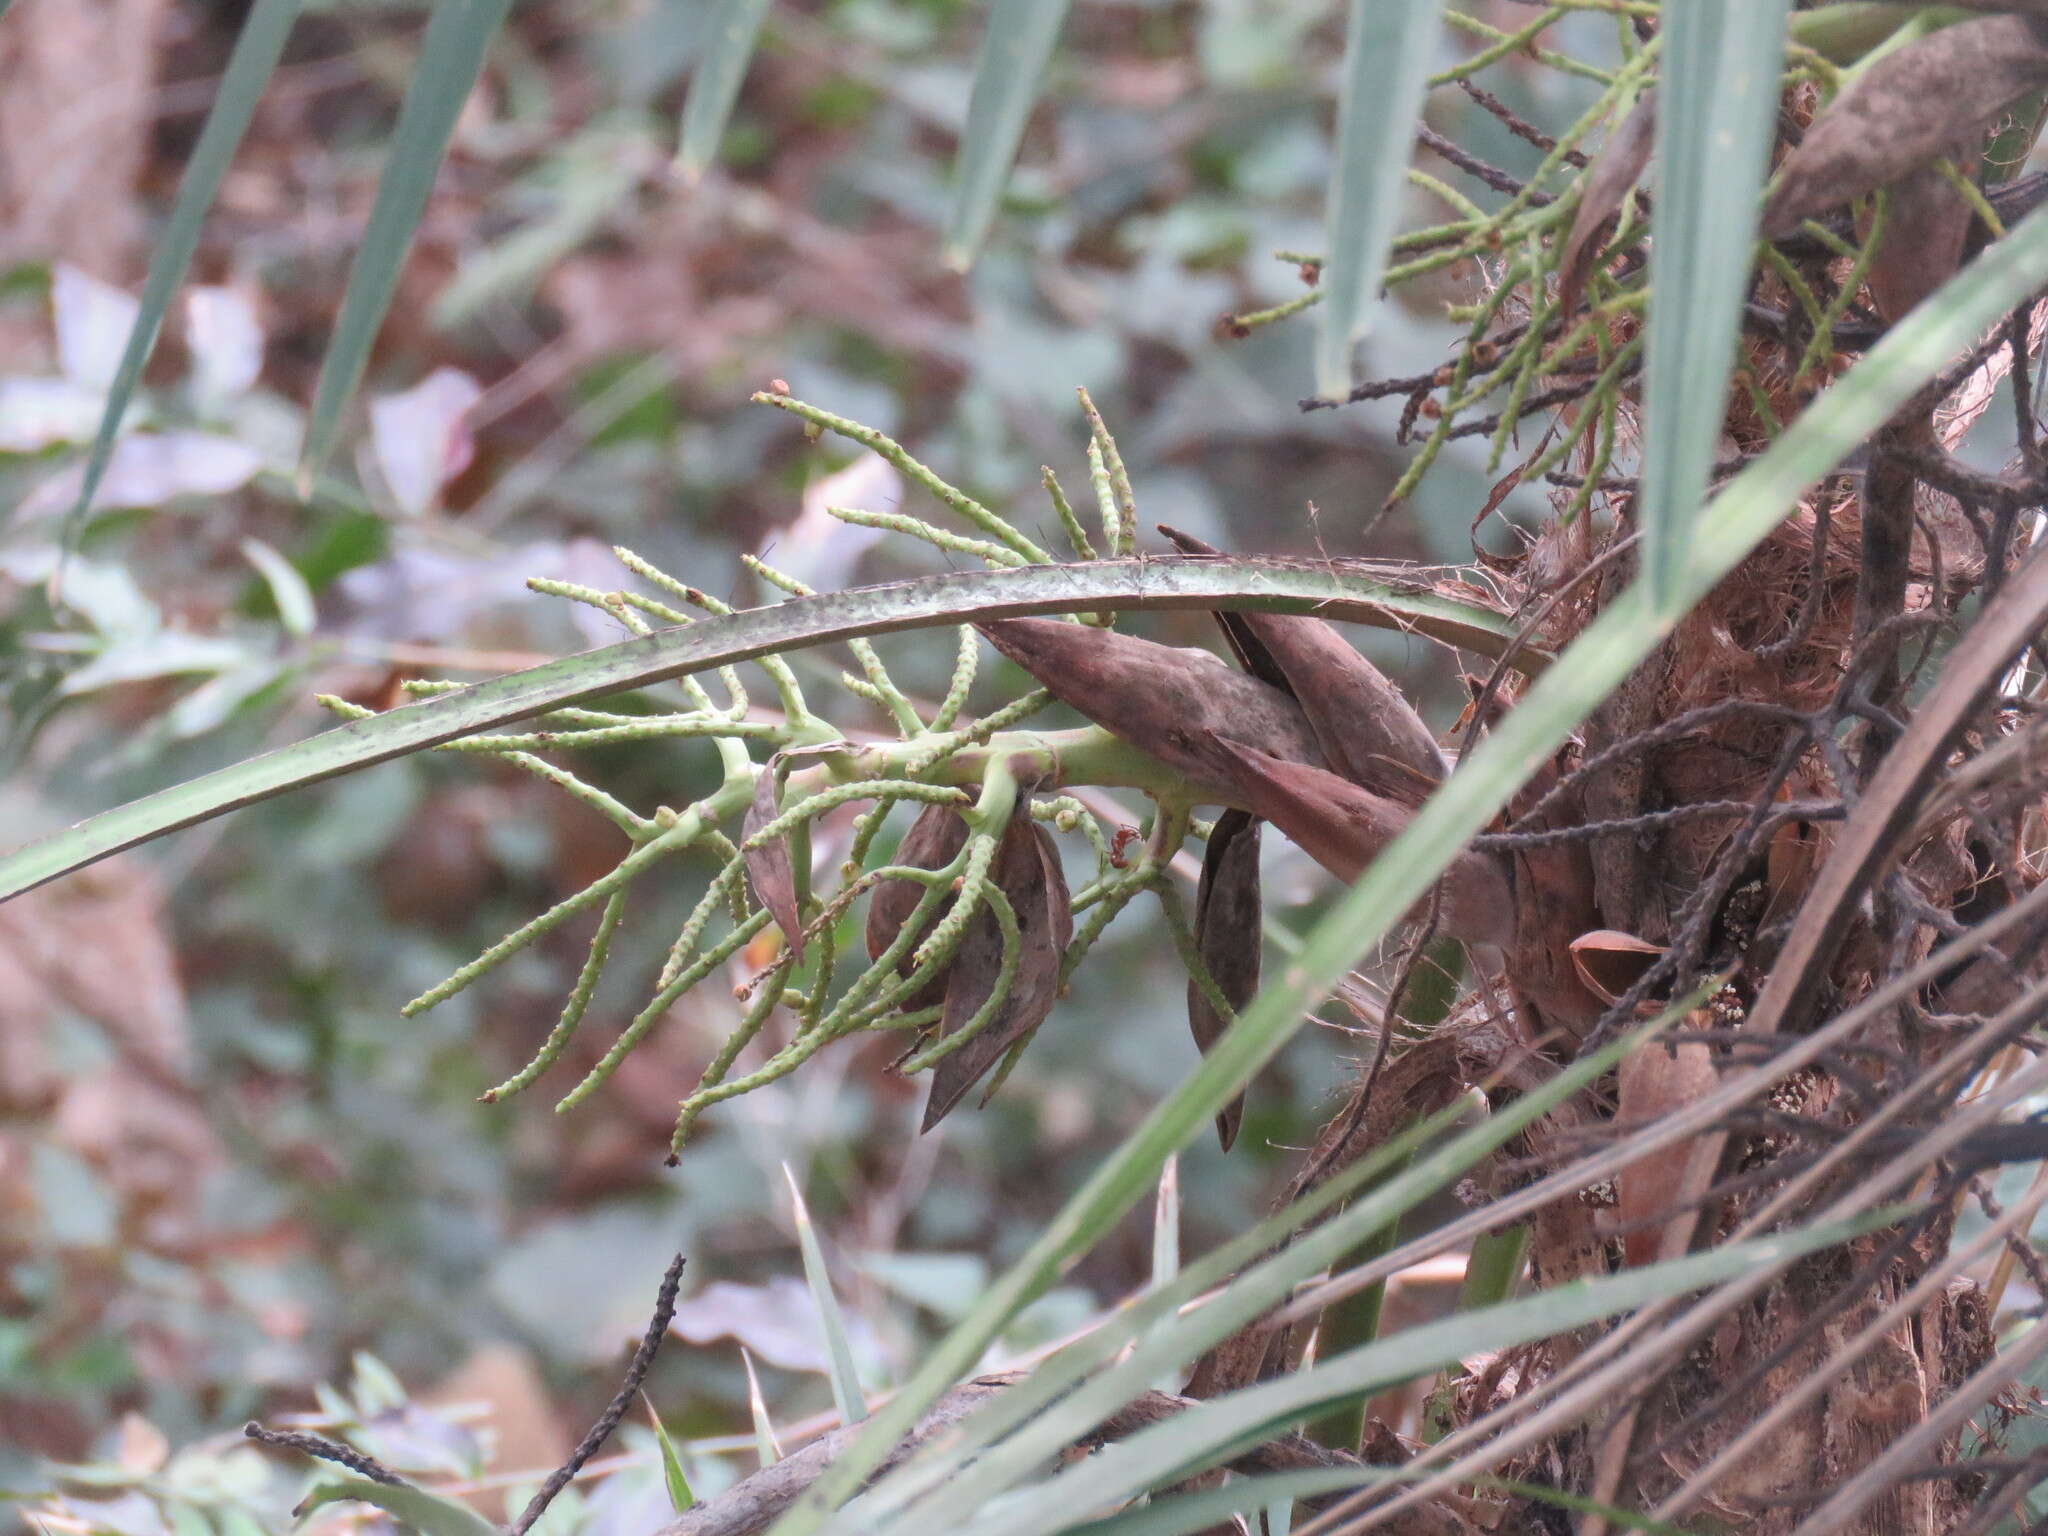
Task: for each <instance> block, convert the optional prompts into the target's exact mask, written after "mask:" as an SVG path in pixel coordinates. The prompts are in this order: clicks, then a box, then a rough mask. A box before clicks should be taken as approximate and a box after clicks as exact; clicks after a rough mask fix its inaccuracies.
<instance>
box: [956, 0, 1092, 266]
mask: <svg viewBox="0 0 2048 1536" xmlns="http://www.w3.org/2000/svg"><path fill="white" fill-rule="evenodd" d="M1066 18H1067V0H995V4H994V5H993V6H992V7H991V8H990V11H989V18H988V31H987V32H986V33H985V34H984V35H983V37H982V40H981V53H980V55H979V56H978V57H977V58H976V59H975V62H974V95H973V96H972V97H971V98H969V100H968V103H967V126H966V127H965V128H964V129H963V130H962V131H961V134H960V159H959V161H958V162H957V163H956V165H955V166H954V170H953V197H952V202H951V204H950V205H949V206H948V207H947V209H946V233H945V252H946V263H947V265H948V266H951V267H952V268H954V269H955V270H956V271H961V272H964V271H966V270H967V268H968V267H970V266H972V265H973V264H974V256H975V253H976V252H977V251H979V250H980V249H981V243H982V241H983V240H985V239H987V238H988V231H989V226H990V225H991V224H993V223H994V222H995V217H996V205H997V204H998V203H999V202H1001V201H1002V196H1003V187H1004V186H1005V184H1007V183H1008V181H1009V179H1010V169H1011V167H1012V166H1014V165H1015V164H1016V163H1017V146H1018V145H1019V144H1021V143H1022V142H1023V139H1024V124H1025V123H1026V121H1028V120H1029V118H1030V116H1031V103H1032V102H1033V100H1035V99H1036V97H1037V95H1038V82H1039V81H1040V80H1041V79H1042V78H1043V77H1044V75H1045V66H1046V63H1047V61H1048V60H1050V59H1051V58H1052V50H1053V45H1054V44H1055V43H1057V42H1058V41H1059V36H1060V24H1061V23H1062V22H1063V21H1065V20H1066Z"/></svg>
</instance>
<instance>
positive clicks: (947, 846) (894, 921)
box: [867, 805, 967, 1013]
mask: <svg viewBox="0 0 2048 1536" xmlns="http://www.w3.org/2000/svg"><path fill="white" fill-rule="evenodd" d="M966 846H967V823H966V822H964V821H962V820H961V819H960V816H959V813H958V812H955V811H952V810H949V809H948V808H947V807H945V806H943V805H928V806H926V807H925V808H924V810H923V811H922V812H921V813H920V814H919V815H918V818H917V820H915V821H913V822H912V823H911V824H910V830H909V831H908V832H906V833H904V834H903V841H902V842H900V843H898V844H897V845H896V857H895V859H894V860H893V861H892V862H894V863H897V864H901V865H904V866H907V867H908V868H911V869H943V868H945V866H946V865H948V864H950V863H952V862H953V860H954V858H955V857H957V856H958V854H959V852H960V850H961V849H962V848H964V847H966ZM924 893H925V888H924V887H923V886H921V885H919V884H918V883H917V882H916V881H915V880H881V881H877V882H876V884H875V889H874V892H873V894H872V895H870V896H869V897H868V927H867V941H868V958H869V959H870V960H877V959H880V958H881V955H882V952H883V951H884V950H886V949H887V948H888V947H889V946H890V945H891V944H893V943H895V942H896V936H897V935H898V934H900V933H901V932H902V931H903V928H904V925H905V924H907V923H908V922H909V921H910V919H911V915H912V914H913V913H914V912H916V911H917V904H918V903H919V902H920V901H922V900H923V899H924ZM931 921H933V920H932V919H927V921H926V922H925V923H924V924H923V925H922V926H923V927H926V928H928V927H930V926H931ZM909 968H910V957H909V956H908V955H905V956H904V957H903V961H902V969H903V971H904V972H905V974H908V971H909ZM945 995H946V975H945V972H943V971H941V972H940V973H939V974H938V975H936V976H934V977H932V978H931V980H929V981H927V982H926V983H925V984H924V985H923V986H922V987H919V988H918V989H917V991H916V992H914V993H912V994H911V995H910V996H909V997H908V998H906V999H904V1002H903V1009H904V1011H905V1012H907V1013H915V1012H917V1011H918V1010H919V1009H921V1008H931V1007H934V1006H936V1005H937V1004H938V1003H939V1002H940V1001H941V1000H942V999H943V998H944V997H945Z"/></svg>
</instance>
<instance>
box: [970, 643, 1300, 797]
mask: <svg viewBox="0 0 2048 1536" xmlns="http://www.w3.org/2000/svg"><path fill="white" fill-rule="evenodd" d="M977 627H978V628H979V629H980V630H981V632H982V633H983V634H984V635H986V636H988V639H989V643H990V644H991V645H993V646H994V647H995V648H996V649H997V650H999V651H1001V652H1002V653H1003V654H1004V655H1005V656H1007V657H1009V659H1010V660H1012V661H1014V662H1015V663H1017V665H1018V666H1020V667H1022V668H1023V669H1024V670H1025V671H1026V672H1029V673H1030V674H1031V675H1032V676H1033V677H1035V678H1037V679H1038V681H1039V683H1040V684H1042V685H1043V686H1044V687H1045V688H1047V689H1049V690H1050V691H1051V692H1052V694H1053V696H1054V697H1055V698H1057V699H1058V700H1059V701H1060V702H1061V703H1063V704H1066V705H1069V706H1070V707H1072V708H1074V709H1076V710H1079V711H1080V712H1081V713H1082V714H1083V715H1085V716H1087V717H1088V718H1089V719H1090V720H1093V721H1094V722H1095V723H1096V724H1097V725H1099V726H1101V727H1103V728H1104V729H1105V730H1108V731H1113V732H1115V733H1116V734H1117V735H1118V736H1119V737H1121V738H1122V739H1123V740H1125V741H1128V742H1130V743H1131V744H1132V745H1133V746H1136V747H1139V748H1142V749H1143V750H1144V751H1147V752H1149V753H1151V754H1152V755H1153V756H1154V757H1156V758H1158V759H1159V760H1160V761H1161V762H1162V763H1165V764H1166V765H1167V766H1168V767H1169V768H1172V769H1173V770H1174V771H1175V772H1177V773H1180V774H1183V775H1185V776H1186V777H1187V778H1188V779H1190V780H1191V781H1193V782H1194V784H1195V785H1196V786H1197V788H1198V790H1201V791H1206V792H1208V793H1210V794H1211V795H1212V796H1213V797H1214V800H1215V802H1216V803H1228V801H1229V799H1230V795H1229V794H1228V793H1227V791H1228V789H1229V786H1230V785H1232V784H1233V783H1234V782H1235V776H1234V773H1233V771H1232V768H1231V762H1230V758H1229V756H1228V754H1226V753H1222V752H1219V751H1218V750H1217V748H1216V746H1215V742H1216V738H1217V737H1218V736H1219V735H1220V734H1223V733H1226V732H1227V733H1228V734H1230V735H1232V736H1236V737H1240V738H1242V739H1245V740H1248V741H1256V742H1258V743H1259V744H1260V745H1261V746H1263V747H1264V748H1265V749H1266V750H1267V751H1268V752H1271V753H1273V754H1274V755H1276V756H1278V757H1282V758H1286V759H1288V760H1289V761H1292V762H1301V763H1314V764H1317V765H1318V766H1320V765H1321V764H1322V763H1323V761H1324V758H1323V754H1322V749H1321V748H1320V747H1318V746H1317V745H1316V738H1315V733H1314V731H1312V730H1311V729H1310V728H1309V723H1308V719H1307V717H1306V716H1304V715H1303V714H1302V712H1301V706H1300V705H1299V704H1297V703H1295V702H1294V700H1292V699H1290V698H1289V697H1288V696H1287V695H1286V694H1285V693H1283V692H1281V691H1280V690H1279V689H1278V688H1274V687H1271V686H1269V685H1268V684H1266V683H1262V682H1260V681H1259V680H1258V679H1257V678H1255V677H1246V676H1245V675H1244V674H1243V673H1242V672H1236V671H1233V670H1231V668H1230V667H1228V666H1227V665H1225V664H1224V663H1223V661H1222V660H1221V659H1220V658H1218V657H1215V656H1210V655H1207V654H1206V653H1203V652H1191V651H1183V650H1176V649H1174V648H1173V647H1171V646H1165V645H1155V644H1154V643H1153V642H1152V641H1150V640H1140V639H1138V638H1137V637H1135V636H1133V635H1120V634H1118V633H1117V632H1116V631H1115V630H1107V629H1090V628H1088V627H1086V626H1085V625H1080V624H1062V623H1060V622H1058V621H1057V620H1054V619H997V620H990V621H987V622H984V623H982V624H980V625H978V626H977ZM1219 791H1224V793H1219Z"/></svg>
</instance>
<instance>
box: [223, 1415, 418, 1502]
mask: <svg viewBox="0 0 2048 1536" xmlns="http://www.w3.org/2000/svg"><path fill="white" fill-rule="evenodd" d="M242 1433H243V1434H244V1435H246V1436H248V1438H249V1439H251V1440H254V1441H255V1442H256V1443H257V1444H258V1445H274V1446H276V1447H277V1448H278V1449H279V1450H281V1451H297V1452H298V1453H299V1454H300V1455H302V1456H312V1457H315V1458H317V1459H318V1460H320V1461H331V1462H333V1463H334V1464H335V1465H336V1466H338V1467H347V1468H348V1469H349V1471H351V1472H353V1473H355V1474H356V1475H357V1476H358V1477H367V1478H368V1479H369V1480H370V1481H371V1482H373V1483H382V1484H383V1485H384V1486H385V1487H387V1488H410V1487H412V1486H413V1485H412V1484H411V1483H408V1482H407V1481H406V1480H405V1479H404V1478H402V1477H400V1476H399V1475H398V1474H397V1473H396V1472H394V1471H392V1470H391V1469H390V1468H389V1467H387V1466H385V1465H384V1463H383V1462H381V1461H379V1460H378V1459H377V1458H376V1457H374V1456H371V1455H368V1454H366V1453H365V1452H362V1451H359V1450H357V1449H356V1448H355V1447H354V1446H352V1445H343V1444H342V1443H341V1442H340V1441H339V1440H329V1439H327V1438H325V1437H324V1436H321V1435H308V1434H304V1433H302V1432H300V1431H298V1430H295V1429H265V1428H264V1427H263V1426H262V1425H261V1424H258V1423H256V1422H255V1421H254V1420H251V1421H250V1422H249V1423H247V1424H244V1425H243V1426H242Z"/></svg>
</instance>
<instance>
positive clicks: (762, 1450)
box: [740, 1344, 782, 1467]
mask: <svg viewBox="0 0 2048 1536" xmlns="http://www.w3.org/2000/svg"><path fill="white" fill-rule="evenodd" d="M740 1362H741V1363H742V1364H743V1365H745V1366H746V1368H747V1411H748V1413H749V1414H751V1415H752V1416H753V1420H754V1455H755V1456H756V1457H757V1458H758V1459H759V1461H760V1463H761V1465H762V1466H764V1467H772V1466H774V1465H775V1463H776V1462H778V1461H780V1460H782V1441H781V1439H780V1438H779V1437H778V1436H777V1435H776V1433H775V1421H774V1420H773V1419H772V1418H770V1417H769V1416H768V1399H767V1398H765V1397H763V1396H762V1395H761V1378H760V1377H759V1376H758V1375H757V1374H755V1371H754V1357H753V1354H752V1353H751V1352H750V1351H749V1350H748V1349H747V1347H746V1345H744V1344H742V1345H741V1346H740Z"/></svg>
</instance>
